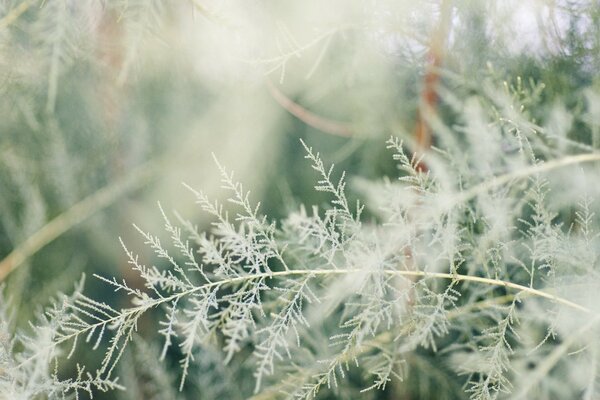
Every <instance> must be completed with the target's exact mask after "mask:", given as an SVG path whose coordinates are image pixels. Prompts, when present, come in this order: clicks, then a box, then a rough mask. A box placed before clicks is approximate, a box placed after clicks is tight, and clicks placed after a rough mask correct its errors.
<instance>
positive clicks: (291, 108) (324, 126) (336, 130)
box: [267, 79, 354, 137]
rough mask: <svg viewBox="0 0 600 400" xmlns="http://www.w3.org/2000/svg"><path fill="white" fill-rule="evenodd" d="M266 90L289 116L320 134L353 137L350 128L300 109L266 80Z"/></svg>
mask: <svg viewBox="0 0 600 400" xmlns="http://www.w3.org/2000/svg"><path fill="white" fill-rule="evenodd" d="M267 88H268V89H269V93H270V94H271V96H272V97H273V98H274V99H275V101H277V103H279V105H281V107H283V108H284V109H286V110H287V111H288V112H289V113H290V114H292V115H293V116H295V117H296V118H298V119H299V120H300V121H302V122H304V123H305V124H306V125H309V126H311V127H313V128H315V129H318V130H320V131H321V132H325V133H329V134H331V135H336V136H342V137H351V136H352V135H353V133H354V132H353V130H352V128H350V126H348V125H346V124H344V123H342V122H338V121H333V120H331V119H328V118H324V117H321V116H320V115H317V114H315V113H313V112H311V111H309V110H307V109H306V108H304V107H302V106H301V105H300V104H298V103H296V102H294V101H293V100H292V99H290V98H289V97H287V96H286V95H285V94H283V93H282V92H281V90H279V89H278V88H277V87H276V86H275V85H274V84H273V83H272V82H271V81H270V80H268V79H267Z"/></svg>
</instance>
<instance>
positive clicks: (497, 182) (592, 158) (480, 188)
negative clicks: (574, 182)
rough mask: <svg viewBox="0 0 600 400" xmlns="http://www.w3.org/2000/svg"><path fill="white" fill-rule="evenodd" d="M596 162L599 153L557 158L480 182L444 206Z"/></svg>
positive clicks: (598, 159) (599, 155)
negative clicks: (534, 176)
mask: <svg viewBox="0 0 600 400" xmlns="http://www.w3.org/2000/svg"><path fill="white" fill-rule="evenodd" d="M596 161H600V153H590V154H577V155H574V156H568V157H563V158H559V159H557V160H552V161H548V162H545V163H542V164H536V165H532V166H530V167H528V168H523V169H520V170H517V171H514V172H510V173H508V174H504V175H500V176H497V177H495V178H493V179H490V180H487V181H485V182H482V183H480V184H479V185H476V186H473V187H472V188H470V189H468V190H465V191H464V192H460V193H459V194H457V195H456V196H455V197H454V199H452V200H451V201H450V202H449V203H447V204H446V207H447V208H448V209H450V208H452V207H454V206H455V205H457V204H462V203H465V202H467V201H469V200H471V199H474V198H475V197H477V196H479V195H480V194H482V193H486V192H487V191H489V190H490V189H493V188H495V187H498V186H502V185H505V184H507V183H509V182H511V181H513V180H516V179H521V178H525V177H528V176H531V175H534V174H537V173H542V172H548V171H551V170H554V169H558V168H562V167H566V166H569V165H572V164H582V163H589V162H596Z"/></svg>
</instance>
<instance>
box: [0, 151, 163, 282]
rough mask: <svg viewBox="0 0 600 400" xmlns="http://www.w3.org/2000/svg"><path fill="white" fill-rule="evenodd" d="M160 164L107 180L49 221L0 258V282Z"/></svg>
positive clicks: (149, 175) (145, 178) (138, 183)
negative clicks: (99, 187)
mask: <svg viewBox="0 0 600 400" xmlns="http://www.w3.org/2000/svg"><path fill="white" fill-rule="evenodd" d="M160 165H161V163H160V162H157V161H150V162H148V163H146V164H144V165H142V166H140V167H138V168H136V169H135V170H134V171H133V172H131V173H130V174H129V175H127V176H126V177H124V178H122V179H120V180H118V181H116V182H112V183H109V184H108V185H107V186H104V187H103V188H101V189H99V190H98V191H96V192H95V193H93V194H91V195H90V196H88V197H86V198H85V199H83V200H81V201H80V202H79V203H76V204H75V205H73V206H72V207H71V208H69V209H68V210H66V211H65V212H63V213H62V214H59V215H58V216H56V217H55V218H54V219H52V220H51V221H49V222H48V223H47V224H46V225H44V226H43V227H41V228H40V229H39V230H38V231H37V232H35V233H34V234H33V235H31V236H29V237H28V238H27V239H26V240H25V241H24V242H23V243H21V244H20V245H18V246H17V247H16V248H15V249H14V250H13V251H12V252H10V254H8V255H7V256H6V257H5V258H4V259H3V260H2V261H0V282H1V281H3V280H4V279H5V278H6V276H8V274H10V273H11V272H12V271H14V270H15V269H16V268H18V267H19V266H20V265H22V264H23V263H24V262H25V261H26V260H27V259H28V258H29V257H31V256H32V255H34V254H35V253H37V252H38V251H39V250H40V249H42V248H43V247H44V246H46V245H47V244H48V243H50V242H52V241H53V240H54V239H56V238H57V237H59V236H60V235H62V234H63V233H65V232H66V231H68V230H69V229H71V228H73V227H74V226H75V225H77V224H79V223H81V222H83V221H84V220H86V219H87V218H89V217H90V216H92V215H93V214H95V213H96V212H98V211H100V210H102V209H104V208H106V207H108V206H109V205H111V204H112V203H114V202H115V200H117V199H118V198H119V197H121V196H123V195H124V194H126V193H128V192H131V191H133V190H135V189H138V188H140V187H142V186H144V185H145V184H146V183H148V181H149V180H150V179H151V178H152V177H154V176H155V175H156V173H157V172H158V171H159V170H160Z"/></svg>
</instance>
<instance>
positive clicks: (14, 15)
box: [0, 0, 33, 29]
mask: <svg viewBox="0 0 600 400" xmlns="http://www.w3.org/2000/svg"><path fill="white" fill-rule="evenodd" d="M32 5H33V0H25V1H23V2H22V3H21V4H19V5H18V6H16V7H15V8H13V9H12V10H10V11H9V12H8V13H7V14H6V15H5V16H4V17H2V18H1V19H0V29H4V28H6V27H8V26H10V25H11V24H12V23H13V22H15V21H16V20H17V19H19V17H20V16H21V15H23V13H24V12H25V11H27V10H29V8H30V7H31V6H32Z"/></svg>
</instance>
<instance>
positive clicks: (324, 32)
mask: <svg viewBox="0 0 600 400" xmlns="http://www.w3.org/2000/svg"><path fill="white" fill-rule="evenodd" d="M598 70H600V2H598V1H593V0H589V1H583V0H582V1H567V0H555V1H553V0H527V1H518V0H507V1H501V2H497V1H485V0H454V1H451V0H441V1H403V0H395V1H387V0H368V1H351V0H332V1H327V2H324V1H317V0H315V1H312V0H308V1H301V2H298V1H271V0H263V1H258V0H252V1H242V0H219V1H217V0H214V1H213V0H191V1H178V2H171V1H160V0H104V1H102V0H46V1H39V0H0V99H1V100H0V260H2V261H0V277H1V279H2V281H3V284H4V296H5V297H6V298H7V299H10V302H11V309H12V310H13V311H14V314H15V316H16V318H14V328H16V327H18V326H24V325H26V323H27V321H28V320H30V319H31V318H32V317H33V316H34V314H35V313H36V312H37V311H39V309H40V308H41V307H42V306H43V305H45V304H47V303H48V301H49V299H50V298H51V297H52V296H54V295H55V294H56V293H57V292H58V291H68V290H70V289H71V288H72V286H73V284H74V282H75V281H77V280H78V278H79V277H80V276H81V275H82V274H83V273H86V274H87V276H88V280H87V283H86V287H87V288H88V289H87V290H88V292H89V293H90V294H91V297H94V293H96V294H95V295H96V296H97V297H99V298H103V299H107V300H106V301H110V302H111V303H113V304H119V301H120V300H119V298H118V297H117V294H114V293H112V292H105V290H106V288H104V287H103V286H102V285H100V284H98V282H96V280H95V279H93V278H91V275H92V274H99V275H103V276H115V277H117V278H121V277H126V278H127V277H128V278H129V279H135V278H134V277H131V276H129V275H130V273H129V266H128V265H127V260H126V259H125V254H124V252H123V250H122V248H121V246H120V245H119V241H118V238H119V237H122V238H123V240H124V241H125V242H126V243H128V245H129V246H131V248H132V249H133V250H136V251H139V252H140V253H141V254H142V257H143V254H144V251H143V248H144V247H143V243H142V242H143V240H142V238H140V237H139V235H138V234H137V233H136V232H135V230H134V229H133V228H132V225H131V224H132V223H136V224H138V225H139V226H140V227H141V228H143V229H145V230H148V231H152V232H159V231H160V229H161V226H162V224H163V222H162V218H161V214H160V212H159V209H158V206H157V202H160V203H161V205H162V206H163V208H165V210H169V211H170V210H177V211H178V212H179V213H180V214H181V215H182V216H184V217H186V218H188V219H190V220H191V221H194V222H195V223H197V224H198V225H199V226H200V227H206V226H207V221H206V220H205V219H204V216H203V215H202V214H200V213H199V212H198V208H197V207H196V206H195V204H194V198H193V195H192V194H191V193H190V191H189V190H188V189H186V188H185V187H184V186H183V185H182V182H185V183H187V184H188V185H190V186H191V187H193V188H196V189H198V190H203V191H204V192H205V193H207V194H208V196H209V197H212V198H214V199H219V198H220V197H221V195H222V194H221V191H220V188H219V186H220V182H219V173H218V170H217V168H216V166H215V163H214V161H213V157H212V154H214V155H215V157H216V158H217V159H218V160H219V162H220V163H221V164H223V165H224V166H226V167H227V169H229V170H233V171H235V174H236V177H237V179H239V180H240V181H242V182H244V185H245V188H248V189H250V190H251V191H252V200H253V201H255V202H257V201H260V202H261V211H262V213H264V214H266V215H269V216H270V217H271V218H273V219H275V218H278V217H281V216H283V215H286V214H287V213H288V212H289V211H290V210H294V209H297V208H298V206H299V205H300V204H306V205H308V206H310V205H312V204H320V203H322V202H323V201H324V200H323V199H324V198H323V197H322V196H321V195H319V194H315V193H314V191H313V190H312V186H313V184H314V182H313V180H314V176H313V174H312V171H311V169H310V168H309V164H308V163H307V162H306V160H304V159H303V157H304V150H303V148H302V146H301V144H300V142H299V139H303V140H304V141H305V142H306V143H307V144H309V145H310V146H312V147H313V148H315V149H316V150H318V151H320V152H321V154H322V157H323V159H324V160H325V161H327V162H329V163H335V164H336V165H338V167H339V169H340V170H346V171H347V173H348V175H349V176H352V177H360V178H365V179H379V178H381V177H383V176H390V177H392V176H395V175H396V171H395V167H394V164H393V162H392V159H391V155H390V154H389V152H388V151H387V150H386V149H385V144H384V142H385V140H386V139H387V138H388V137H389V136H390V135H394V136H398V137H400V138H402V139H403V140H405V141H406V142H407V143H409V144H410V145H411V146H412V147H413V149H415V150H418V149H424V148H426V147H428V146H429V145H430V144H431V143H433V145H435V135H432V134H431V132H429V131H430V128H429V127H428V123H427V121H426V118H425V115H426V113H427V112H428V111H431V109H435V110H436V114H438V115H439V116H440V120H441V121H443V124H444V125H446V126H449V127H452V126H453V124H455V123H456V120H457V115H456V113H455V112H454V111H453V107H452V106H453V105H456V103H457V102H460V100H461V99H464V98H466V97H467V96H469V95H472V94H486V95H488V96H489V95H492V94H493V93H494V92H495V91H497V93H503V92H506V93H509V92H510V94H511V96H521V97H522V99H523V100H524V101H525V104H527V101H529V102H530V104H531V107H530V109H529V110H528V111H527V112H528V113H529V115H530V116H531V120H532V121H535V123H536V124H537V125H538V126H540V127H542V128H544V129H545V131H546V132H547V133H548V134H556V135H563V136H565V138H567V139H571V140H576V141H578V142H580V143H582V144H585V145H590V146H595V147H597V146H599V145H600V132H599V130H600V128H599V127H600V78H599V76H598V73H597V71H598ZM453 101H454V103H453ZM355 179H356V178H355ZM351 190H352V188H351ZM354 194H355V195H360V193H359V192H358V191H355V192H354ZM146 253H148V252H146ZM152 262H153V261H152V260H148V263H149V264H151V263H152ZM123 306H125V304H123ZM142 328H143V327H142ZM142 331H143V329H142ZM122 395H123V396H133V398H135V395H133V394H131V393H130V394H126V393H123V394H122ZM138 398H144V397H143V395H142V396H141V397H138Z"/></svg>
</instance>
